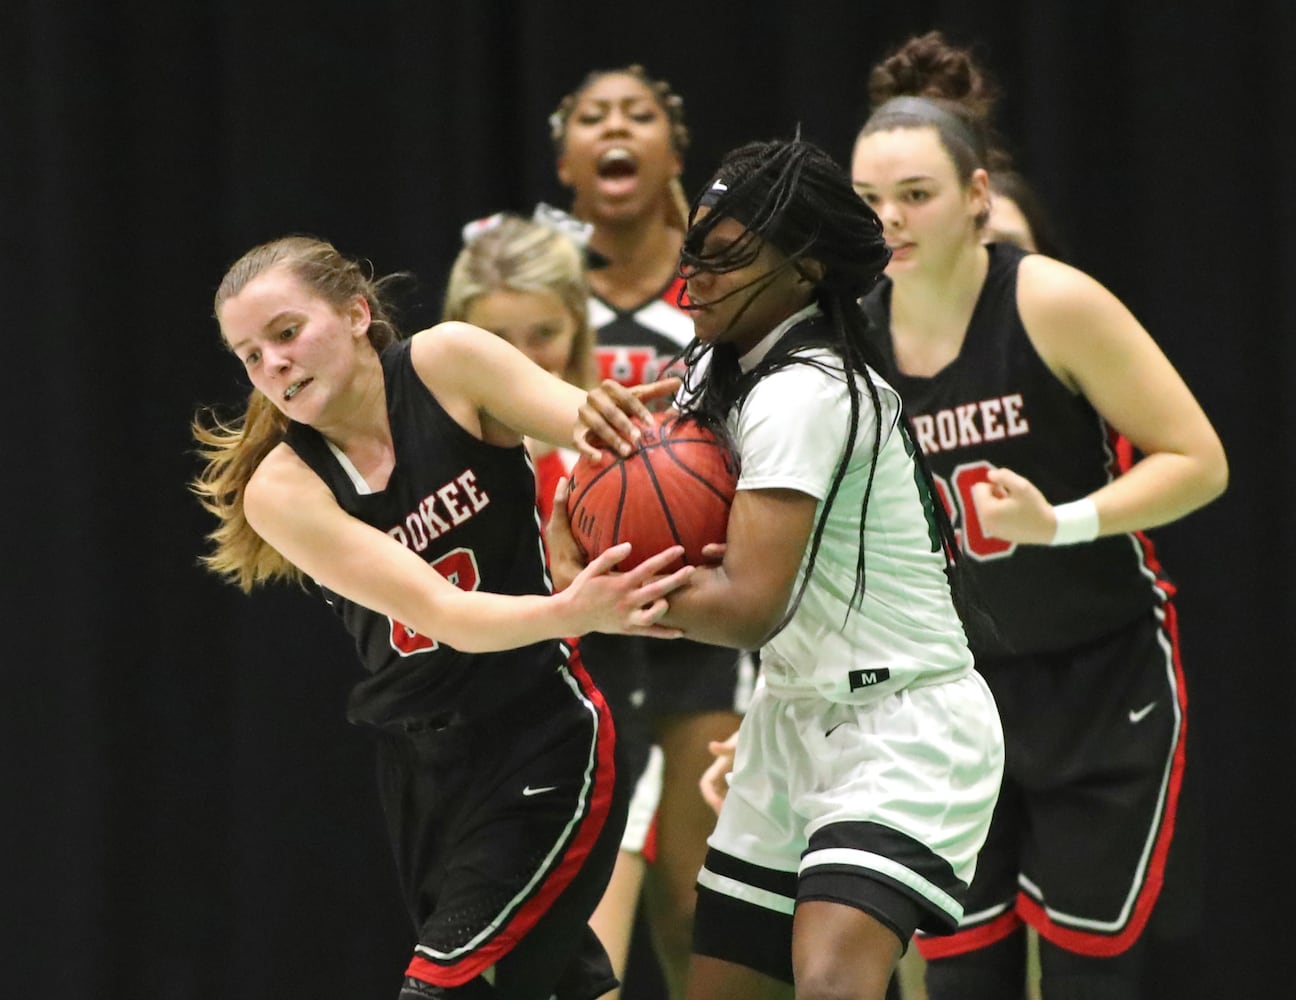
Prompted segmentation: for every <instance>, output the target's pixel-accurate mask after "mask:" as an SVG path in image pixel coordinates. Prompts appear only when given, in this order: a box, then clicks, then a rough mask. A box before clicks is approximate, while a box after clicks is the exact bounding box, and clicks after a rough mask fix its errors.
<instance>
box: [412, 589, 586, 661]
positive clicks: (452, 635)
mask: <svg viewBox="0 0 1296 1000" xmlns="http://www.w3.org/2000/svg"><path fill="white" fill-rule="evenodd" d="M569 603H570V602H568V601H566V600H564V599H563V597H562V595H552V596H542V595H538V594H534V595H521V596H509V595H505V594H489V593H485V592H484V591H471V592H469V591H457V592H456V593H455V594H453V595H449V596H446V597H440V596H439V597H438V600H437V601H436V603H435V605H434V606H425V607H423V608H422V609H420V610H418V611H415V612H414V613H412V614H410V619H411V620H409V621H406V620H405V619H400V620H401V621H402V623H403V624H405V625H408V626H409V627H410V628H412V629H414V630H415V631H416V632H418V633H420V634H421V635H424V636H427V637H428V638H429V639H434V640H436V641H437V642H441V643H444V644H445V645H447V646H451V647H453V648H454V649H457V650H460V651H461V652H464V653H495V652H500V651H501V650H506V649H516V648H518V647H521V646H529V645H531V644H532V643H535V642H542V641H544V640H546V639H557V638H563V637H566V636H569V635H576V634H579V632H580V631H582V630H583V628H584V626H583V623H581V622H579V621H577V620H576V617H577V616H575V615H573V614H571V613H570V611H571V609H570V607H569Z"/></svg>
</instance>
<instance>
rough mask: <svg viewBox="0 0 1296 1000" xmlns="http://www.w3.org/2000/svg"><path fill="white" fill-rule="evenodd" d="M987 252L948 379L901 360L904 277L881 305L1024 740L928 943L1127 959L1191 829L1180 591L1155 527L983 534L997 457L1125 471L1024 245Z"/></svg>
mask: <svg viewBox="0 0 1296 1000" xmlns="http://www.w3.org/2000/svg"><path fill="white" fill-rule="evenodd" d="M989 256H990V266H989V271H988V273H987V275H986V279H985V284H984V286H983V287H982V289H981V292H980V296H979V298H978V301H977V303H976V306H975V308H974V311H973V314H972V318H971V320H970V322H969V324H968V328H967V332H966V336H965V338H964V341H963V344H962V347H961V350H960V352H959V354H958V357H957V358H955V360H954V361H952V362H951V363H950V364H949V365H947V366H946V367H945V368H944V369H942V370H941V371H940V372H938V373H937V374H936V375H934V376H932V377H930V378H925V377H924V378H920V377H911V376H907V375H905V374H904V373H903V372H901V371H899V370H898V368H897V367H896V363H895V355H894V351H893V348H892V341H891V336H890V296H891V283H890V281H889V280H885V279H884V280H883V281H882V282H881V283H879V285H878V287H876V288H875V289H874V290H873V291H872V292H870V294H869V295H868V296H867V297H866V298H865V300H864V302H863V305H864V309H865V312H866V314H867V315H868V317H869V320H870V328H871V330H872V331H873V334H874V335H875V336H876V338H877V343H878V346H879V347H880V349H881V351H882V353H883V356H884V357H885V358H886V360H887V363H888V364H887V369H886V370H885V371H884V373H883V374H884V375H885V377H886V379H887V380H888V381H889V382H890V383H891V384H892V385H894V386H895V387H896V389H897V390H898V391H899V392H900V394H901V396H902V397H903V399H904V402H905V408H906V410H907V411H908V413H909V415H910V417H911V419H912V421H913V424H914V429H915V432H916V436H917V438H918V443H919V445H920V447H922V448H923V450H924V451H925V452H926V454H927V457H928V460H929V462H930V464H931V467H932V470H933V472H934V473H935V474H936V477H937V481H938V486H939V488H940V490H941V492H942V493H943V495H944V499H945V501H946V504H947V506H948V508H949V510H950V513H951V515H952V517H953V518H954V520H955V524H956V526H957V528H958V532H959V537H960V544H961V547H962V549H963V552H964V554H965V556H966V558H964V559H963V560H962V562H961V567H962V575H963V578H964V579H965V581H966V582H967V584H968V586H967V588H966V592H967V595H968V598H969V600H970V602H971V604H972V605H973V611H972V612H971V613H970V614H969V615H968V616H967V622H966V625H967V629H968V637H969V640H970V644H971V646H972V650H973V652H974V653H975V655H976V663H977V670H978V671H979V672H980V673H981V674H982V676H984V677H985V679H986V681H987V683H988V684H989V685H990V688H991V690H992V691H993V693H994V696H995V700H996V702H997V704H998V706H999V712H1000V716H1001V718H1002V720H1003V726H1004V734H1005V738H1006V750H1007V756H1006V771H1005V775H1004V783H1003V790H1002V792H1001V794H1000V798H999V806H998V808H997V810H996V813H995V819H994V822H993V823H992V826H991V830H990V836H989V839H988V840H987V843H986V846H985V848H984V849H983V850H982V852H981V854H980V857H979V859H978V862H977V871H976V876H975V879H974V880H973V882H972V886H971V889H970V891H969V895H968V899H967V902H966V916H965V918H964V920H963V921H962V923H961V924H960V930H959V932H958V933H957V934H955V935H954V936H953V937H948V938H926V939H921V938H920V940H919V947H920V949H921V951H922V953H923V954H924V955H925V956H926V957H927V958H929V959H935V958H943V957H949V956H955V955H962V954H967V953H970V952H974V951H976V950H978V949H980V948H984V947H987V946H989V945H991V944H994V943H996V942H998V941H1000V940H1002V939H1004V938H1005V937H1007V936H1008V935H1010V934H1012V933H1013V932H1014V931H1015V930H1017V929H1018V928H1019V927H1020V926H1021V922H1022V920H1025V921H1026V922H1028V923H1030V924H1031V925H1033V926H1034V927H1036V928H1037V929H1038V931H1039V933H1040V935H1041V936H1042V938H1043V939H1045V940H1046V941H1048V942H1051V943H1052V944H1054V945H1057V946H1058V947H1059V948H1061V949H1064V950H1065V951H1068V952H1074V953H1077V954H1080V955H1089V956H1100V957H1111V956H1116V955H1119V954H1121V953H1123V952H1125V951H1126V950H1127V949H1129V948H1130V947H1131V946H1132V945H1133V944H1134V943H1135V942H1136V941H1137V940H1138V938H1139V936H1140V935H1141V934H1142V932H1143V930H1144V927H1145V926H1146V924H1147V921H1148V917H1149V915H1150V913H1151V911H1152V908H1153V906H1154V904H1155V903H1156V900H1157V897H1158V894H1159V893H1160V891H1161V886H1162V880H1163V876H1164V871H1165V863H1166V857H1167V852H1168V850H1169V847H1170V843H1171V839H1172V835H1173V832H1174V828H1175V815H1176V809H1177V807H1178V801H1179V790H1180V785H1181V782H1182V776H1183V767H1184V737H1185V733H1186V725H1187V712H1186V710H1187V698H1186V694H1185V691H1184V684H1183V671H1182V667H1181V664H1180V662H1179V645H1178V631H1177V628H1176V622H1175V611H1174V606H1173V604H1172V603H1171V600H1170V599H1171V597H1172V595H1173V593H1174V587H1173V585H1172V584H1171V583H1170V581H1169V580H1168V579H1167V578H1166V576H1165V575H1164V574H1163V572H1162V570H1161V567H1160V565H1159V563H1158V562H1157V559H1156V556H1155V553H1154V552H1153V550H1152V545H1151V543H1150V541H1149V540H1148V538H1147V537H1146V536H1144V535H1143V534H1142V533H1140V532H1132V533H1128V534H1122V535H1114V536H1108V537H1103V538H1099V539H1097V540H1095V541H1093V542H1090V543H1087V544H1080V545H1070V546H1060V547H1056V548H1055V547H1049V546H1040V545H1015V544H1012V543H1008V542H1003V541H1000V540H998V539H994V538H990V537H988V536H987V535H985V534H984V532H982V531H981V530H980V525H979V524H978V523H977V520H976V511H975V508H974V506H973V503H972V495H971V490H972V486H973V485H974V484H975V483H978V482H981V481H983V480H984V479H985V477H986V474H987V473H988V472H989V471H990V470H991V469H993V468H996V467H1002V468H1009V469H1012V470H1013V471H1014V472H1017V473H1019V474H1021V475H1022V476H1025V477H1026V478H1027V479H1029V480H1030V481H1031V482H1033V483H1034V484H1035V485H1036V486H1038V487H1039V488H1040V490H1041V491H1042V492H1043V494H1044V496H1045V497H1047V498H1048V500H1049V502H1051V503H1065V502H1067V501H1070V500H1075V499H1078V498H1080V497H1083V496H1086V495H1088V494H1090V493H1092V492H1093V491H1094V490H1096V489H1098V488H1099V487H1101V486H1102V485H1103V484H1105V483H1107V482H1109V481H1110V480H1111V479H1112V478H1114V477H1115V476H1116V475H1118V474H1119V472H1120V471H1121V452H1122V447H1121V442H1120V439H1119V438H1118V436H1117V435H1116V434H1115V432H1114V431H1113V429H1112V428H1111V427H1109V426H1108V425H1107V424H1106V423H1105V422H1104V421H1103V419H1102V418H1101V417H1100V416H1099V415H1098V413H1097V412H1096V411H1095V410H1094V408H1093V407H1092V406H1091V405H1090V404H1089V403H1088V401H1087V400H1085V399H1084V397H1083V396H1080V395H1078V394H1076V393H1073V392H1071V391H1070V390H1069V389H1068V388H1067V387H1066V386H1065V385H1063V384H1062V383H1061V382H1060V381H1059V380H1058V379H1057V378H1056V377H1055V376H1054V375H1053V373H1052V372H1051V371H1050V370H1049V368H1048V367H1047V366H1046V365H1045V364H1044V362H1043V361H1042V360H1041V359H1040V357H1039V355H1038V354H1037V353H1036V352H1035V349H1034V347H1033V345H1032V344H1031V341H1030V338H1029V336H1028V335H1027V333H1026V330H1025V328H1024V327H1023V325H1022V321H1021V317H1020V316H1019V314H1018V311H1017V272H1018V264H1019V263H1020V261H1021V260H1022V258H1023V257H1024V256H1025V254H1024V252H1023V251H1021V250H1019V249H1017V248H1016V247H1012V246H1009V245H1007V244H992V245H991V246H990V247H989ZM930 988H931V986H930V981H929V989H930ZM933 995H935V994H933Z"/></svg>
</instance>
